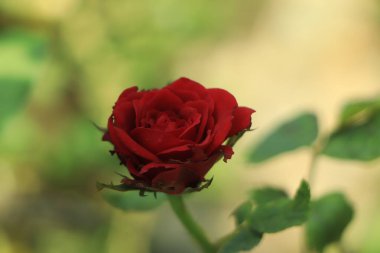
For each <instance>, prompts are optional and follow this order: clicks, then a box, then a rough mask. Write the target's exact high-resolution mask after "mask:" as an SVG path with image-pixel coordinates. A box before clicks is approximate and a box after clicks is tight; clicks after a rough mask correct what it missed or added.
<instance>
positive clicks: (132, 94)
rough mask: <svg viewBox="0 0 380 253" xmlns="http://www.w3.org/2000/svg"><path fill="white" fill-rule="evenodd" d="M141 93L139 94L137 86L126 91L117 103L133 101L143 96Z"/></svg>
mask: <svg viewBox="0 0 380 253" xmlns="http://www.w3.org/2000/svg"><path fill="white" fill-rule="evenodd" d="M140 93H141V92H138V88H137V87H136V86H133V87H130V88H127V89H125V90H124V91H123V92H122V93H121V94H120V96H119V98H118V99H117V102H116V103H118V102H123V101H131V100H132V99H134V98H136V97H139V96H141V94H140Z"/></svg>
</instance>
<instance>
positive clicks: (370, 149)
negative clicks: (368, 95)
mask: <svg viewBox="0 0 380 253" xmlns="http://www.w3.org/2000/svg"><path fill="white" fill-rule="evenodd" d="M379 140H380V100H369V101H361V102H357V103H351V104H349V105H347V106H346V107H345V108H344V109H343V112H342V115H341V123H340V127H339V128H338V129H337V130H336V131H335V132H334V133H333V134H332V135H331V136H330V138H329V139H328V141H327V143H326V145H325V148H324V149H323V150H322V153H323V154H325V155H328V156H331V157H335V158H340V159H348V160H359V161H370V160H374V159H376V158H379V157H380V145H379Z"/></svg>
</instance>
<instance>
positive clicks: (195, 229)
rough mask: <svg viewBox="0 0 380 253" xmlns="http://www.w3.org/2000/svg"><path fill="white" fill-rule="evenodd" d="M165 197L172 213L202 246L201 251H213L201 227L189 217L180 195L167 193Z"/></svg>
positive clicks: (205, 252)
mask: <svg viewBox="0 0 380 253" xmlns="http://www.w3.org/2000/svg"><path fill="white" fill-rule="evenodd" d="M167 197H168V199H169V203H170V205H171V207H172V209H173V211H174V213H175V214H176V215H177V217H178V219H179V220H180V221H181V223H182V225H183V226H184V227H185V228H186V229H187V231H188V232H189V234H190V235H191V236H192V237H193V239H194V240H195V241H196V242H197V243H198V244H199V246H200V247H201V248H202V251H203V252H204V253H215V252H216V247H215V246H214V245H213V244H212V243H211V242H210V241H209V240H208V238H207V237H206V235H205V233H204V232H203V230H202V228H201V227H200V226H199V225H198V224H197V223H196V222H195V221H194V219H193V217H191V215H190V213H189V211H188V210H187V208H186V206H185V204H184V202H183V199H182V196H173V195H167Z"/></svg>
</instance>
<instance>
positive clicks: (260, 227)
mask: <svg viewBox="0 0 380 253" xmlns="http://www.w3.org/2000/svg"><path fill="white" fill-rule="evenodd" d="M309 204H310V189H309V185H308V183H306V181H302V182H301V184H300V186H299V188H298V190H297V193H296V196H295V197H294V199H290V198H289V197H288V195H287V193H286V192H285V191H284V190H282V189H277V188H262V189H256V190H255V191H253V194H251V196H250V199H248V201H246V202H243V203H242V204H241V205H240V206H239V207H237V208H236V209H235V211H234V212H233V215H234V217H235V223H236V229H235V230H234V232H233V233H232V234H231V235H229V236H227V237H226V238H224V239H223V240H222V242H221V247H220V251H219V252H223V253H234V252H240V251H243V250H250V249H252V248H254V247H255V246H257V245H258V244H259V243H260V241H261V238H262V237H263V235H264V234H265V233H276V232H279V231H282V230H285V229H288V228H290V227H293V226H299V225H302V224H303V223H304V222H306V221H307V218H308V214H309Z"/></svg>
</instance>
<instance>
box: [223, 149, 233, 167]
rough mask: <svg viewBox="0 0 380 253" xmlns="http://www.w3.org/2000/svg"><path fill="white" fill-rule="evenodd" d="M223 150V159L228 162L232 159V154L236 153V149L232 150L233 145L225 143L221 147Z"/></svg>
mask: <svg viewBox="0 0 380 253" xmlns="http://www.w3.org/2000/svg"><path fill="white" fill-rule="evenodd" d="M221 149H222V152H223V156H224V158H223V161H224V162H225V163H226V162H227V160H228V159H231V157H232V155H233V154H234V151H233V150H232V147H230V146H227V145H224V146H222V147H221Z"/></svg>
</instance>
